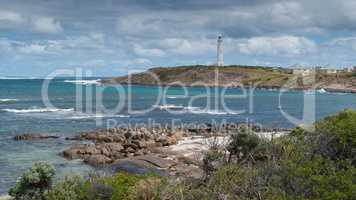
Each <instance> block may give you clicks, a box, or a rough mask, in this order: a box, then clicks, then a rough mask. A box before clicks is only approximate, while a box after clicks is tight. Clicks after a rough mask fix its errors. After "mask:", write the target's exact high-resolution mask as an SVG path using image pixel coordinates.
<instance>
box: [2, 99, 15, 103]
mask: <svg viewBox="0 0 356 200" xmlns="http://www.w3.org/2000/svg"><path fill="white" fill-rule="evenodd" d="M14 101H18V100H17V99H0V103H1V102H14Z"/></svg>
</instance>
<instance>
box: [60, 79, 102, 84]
mask: <svg viewBox="0 0 356 200" xmlns="http://www.w3.org/2000/svg"><path fill="white" fill-rule="evenodd" d="M100 81H101V79H96V80H64V82H65V83H73V84H78V85H98V84H101V83H100Z"/></svg>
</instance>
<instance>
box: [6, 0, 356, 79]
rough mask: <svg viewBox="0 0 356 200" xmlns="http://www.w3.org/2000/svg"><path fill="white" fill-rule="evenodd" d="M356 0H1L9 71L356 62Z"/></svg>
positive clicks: (101, 72)
mask: <svg viewBox="0 0 356 200" xmlns="http://www.w3.org/2000/svg"><path fill="white" fill-rule="evenodd" d="M355 10H356V1H354V0H337V1H335V0H279V1H277V0H179V1H178V0H61V1H58V0H28V1H23V0H11V1H10V0H0V76H46V75H48V74H50V73H52V72H54V71H56V70H58V69H77V68H81V69H83V70H84V71H90V72H91V73H92V74H93V75H95V76H117V75H122V74H125V73H127V72H132V71H142V70H145V69H148V68H151V67H156V66H177V65H191V64H214V63H216V39H217V36H218V34H223V36H224V61H225V64H240V65H263V66H282V67H293V66H326V67H335V68H341V67H349V66H353V65H356V56H355V55H356V12H355Z"/></svg>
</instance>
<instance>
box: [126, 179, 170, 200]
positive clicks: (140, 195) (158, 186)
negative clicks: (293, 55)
mask: <svg viewBox="0 0 356 200" xmlns="http://www.w3.org/2000/svg"><path fill="white" fill-rule="evenodd" d="M162 187H163V185H162V179H160V178H157V177H151V178H147V179H143V180H140V181H139V182H137V183H136V184H135V185H134V186H133V187H131V188H130V189H129V191H128V192H129V199H132V200H158V199H161V195H160V193H161V190H162Z"/></svg>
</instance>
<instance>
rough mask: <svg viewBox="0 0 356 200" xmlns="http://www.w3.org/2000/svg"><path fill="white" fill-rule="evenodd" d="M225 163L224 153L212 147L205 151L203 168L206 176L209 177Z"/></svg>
mask: <svg viewBox="0 0 356 200" xmlns="http://www.w3.org/2000/svg"><path fill="white" fill-rule="evenodd" d="M223 163H224V153H223V152H221V151H219V150H216V149H212V150H209V151H207V152H205V153H204V157H203V164H202V169H203V171H204V173H205V176H206V177H209V176H210V175H211V174H212V172H214V171H216V170H217V168H218V167H220V166H221V165H222V164H223Z"/></svg>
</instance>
